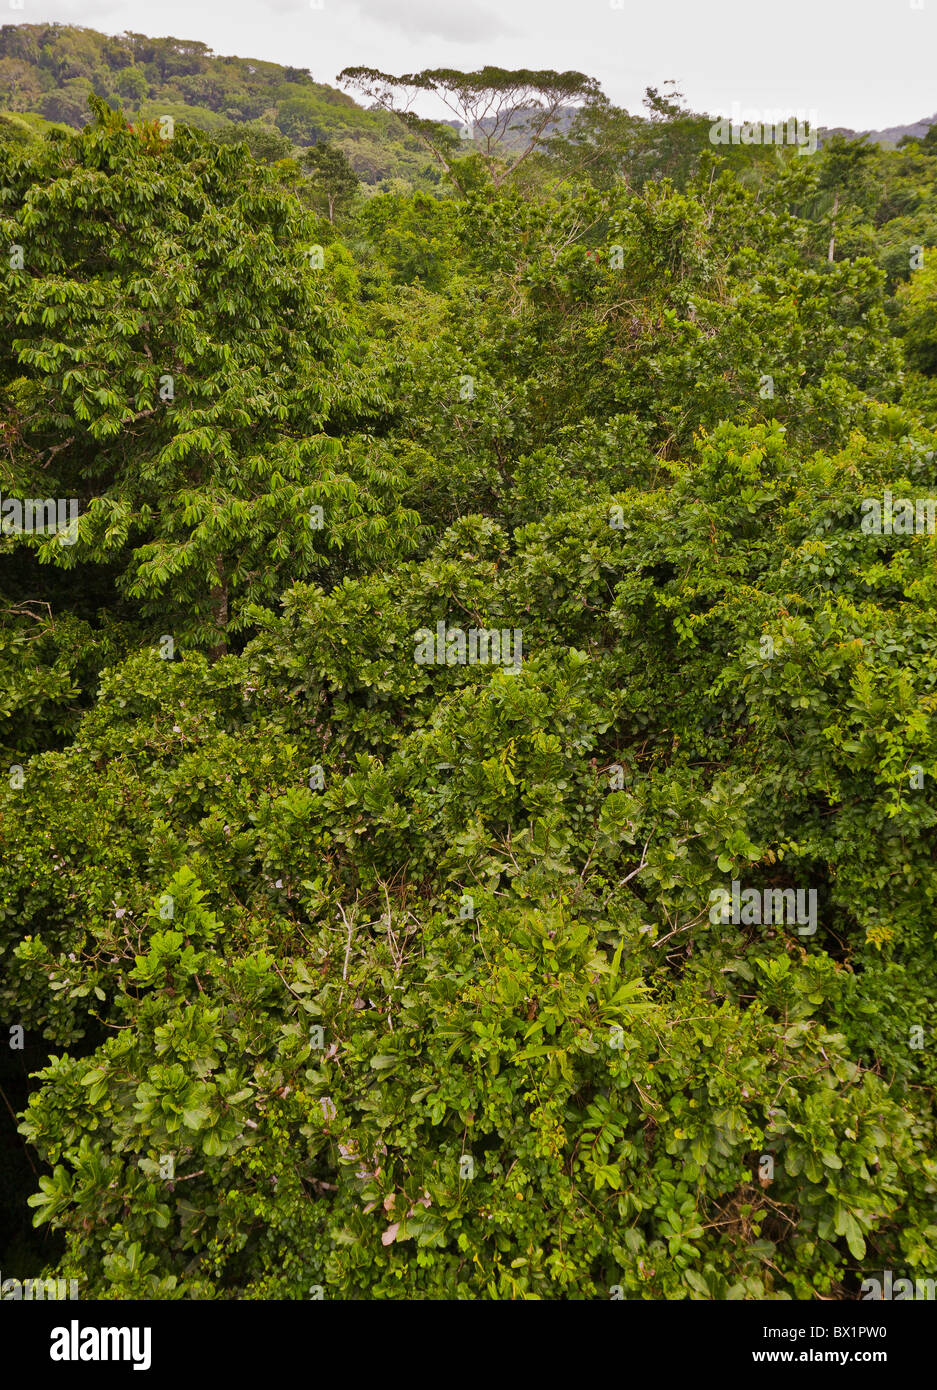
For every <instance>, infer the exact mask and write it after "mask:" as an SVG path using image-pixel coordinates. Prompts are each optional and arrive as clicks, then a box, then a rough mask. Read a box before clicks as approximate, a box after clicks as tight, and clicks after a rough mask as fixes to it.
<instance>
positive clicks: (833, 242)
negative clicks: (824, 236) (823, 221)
mask: <svg viewBox="0 0 937 1390" xmlns="http://www.w3.org/2000/svg"><path fill="white" fill-rule="evenodd" d="M838 211H839V194H838V193H834V194H833V212H832V216H831V217H830V249H829V252H828V254H827V257H826V259H827V260H828V261H830V262H832V260H833V248H834V247H835V245H836V214H837V212H838Z"/></svg>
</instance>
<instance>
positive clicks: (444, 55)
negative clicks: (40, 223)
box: [0, 0, 937, 129]
mask: <svg viewBox="0 0 937 1390" xmlns="http://www.w3.org/2000/svg"><path fill="white" fill-rule="evenodd" d="M14 5H16V8H13V6H14ZM8 7H9V8H8ZM4 11H8V13H7V14H4ZM0 15H4V18H3V19H2V21H0V22H3V23H14V24H16V23H30V24H35V23H39V22H41V21H48V20H58V21H60V22H62V23H68V24H81V25H85V26H87V27H88V28H92V29H101V30H103V31H104V32H105V33H109V34H118V33H120V32H122V31H123V30H125V29H132V30H134V31H136V32H138V33H142V34H149V35H151V36H153V37H162V36H165V35H168V34H171V35H174V36H175V37H177V38H187V39H200V40H201V41H202V42H203V43H207V44H209V45H210V47H211V48H213V49H214V51H215V52H216V53H222V54H232V53H233V54H238V55H239V56H241V57H255V58H267V59H269V60H271V61H273V62H277V63H293V64H295V65H296V66H298V67H306V68H309V70H310V71H311V73H312V75H313V77H314V78H315V79H316V80H317V81H320V82H329V83H332V84H333V85H334V83H335V77H336V74H337V73H338V72H340V71H341V69H342V68H343V67H347V66H350V65H352V64H362V65H367V66H369V67H378V68H381V69H383V70H384V71H385V72H392V73H401V72H414V71H417V70H418V69H420V68H425V67H455V68H462V69H473V68H478V67H481V66H483V65H484V64H486V63H492V64H496V65H498V66H500V67H511V68H519V67H531V68H558V69H561V70H565V69H568V68H574V69H577V70H578V71H580V72H585V73H587V74H589V75H590V76H592V77H597V78H598V79H599V81H600V82H601V84H602V87H603V89H604V91H605V92H606V94H607V95H608V96H609V97H610V98H611V99H612V100H613V101H615V102H616V103H618V104H619V105H623V106H626V107H628V108H629V110H632V111H634V110H638V109H639V108H640V104H641V97H642V95H643V92H644V88H645V87H646V86H648V85H654V86H661V85H662V84H663V83H664V82H665V81H666V80H667V79H668V78H675V79H676V80H677V83H678V85H679V87H680V89H681V90H682V91H683V92H684V93H685V95H686V98H687V101H688V103H689V104H690V105H691V106H692V107H694V109H696V110H700V111H712V112H714V113H718V114H720V115H723V114H724V115H730V114H732V108H733V103H738V105H739V106H742V107H749V108H753V109H754V108H761V109H764V108H767V109H772V108H776V107H784V108H786V109H788V110H789V111H791V112H796V111H797V110H801V111H803V112H805V113H808V112H810V113H812V112H815V113H816V118H817V120H818V121H819V123H820V124H822V125H846V126H852V127H853V128H855V129H861V128H876V129H877V128H881V127H883V126H889V125H898V124H906V123H910V122H912V121H915V120H919V119H920V118H921V117H924V116H930V115H933V114H934V113H935V112H937V0H762V3H759V2H758V0H159V2H158V3H153V0H150V3H146V0H0ZM427 114H429V113H427Z"/></svg>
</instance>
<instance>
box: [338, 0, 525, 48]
mask: <svg viewBox="0 0 937 1390" xmlns="http://www.w3.org/2000/svg"><path fill="white" fill-rule="evenodd" d="M326 3H328V0H326ZM357 5H358V9H359V10H360V11H361V14H362V15H363V16H364V17H365V18H366V19H368V20H371V21H372V22H374V23H376V24H381V25H385V26H386V27H387V28H391V29H398V30H400V32H401V33H403V34H405V35H407V36H408V37H411V38H413V39H445V40H447V41H448V42H449V43H484V42H486V41H487V40H489V39H495V38H501V37H503V36H507V35H512V36H513V35H516V34H517V29H516V28H515V27H514V26H513V25H510V24H506V23H505V21H504V18H503V16H502V15H501V14H495V13H494V12H493V11H491V10H489V9H487V8H486V7H485V6H484V5H480V4H478V3H477V0H445V2H444V0H404V3H403V4H397V3H393V0H391V3H388V0H357Z"/></svg>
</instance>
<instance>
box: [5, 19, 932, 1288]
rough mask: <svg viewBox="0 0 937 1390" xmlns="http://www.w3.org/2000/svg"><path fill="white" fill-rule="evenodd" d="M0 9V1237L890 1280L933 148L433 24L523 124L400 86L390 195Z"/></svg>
mask: <svg viewBox="0 0 937 1390" xmlns="http://www.w3.org/2000/svg"><path fill="white" fill-rule="evenodd" d="M35 27H36V26H32V27H31V26H23V27H22V29H17V30H13V31H11V30H10V29H6V30H4V31H3V33H4V45H5V47H4V57H3V59H2V63H3V64H5V65H6V67H5V68H4V73H5V77H4V81H5V83H7V84H9V83H10V82H11V81H12V77H11V72H13V69H12V68H11V66H10V65H11V64H13V65H16V64H19V65H20V66H19V67H16V68H15V73H16V74H19V76H18V77H17V81H21V83H22V85H21V86H19V87H18V89H17V90H18V92H19V96H18V99H17V102H16V104H15V106H14V108H13V109H14V110H15V111H17V112H20V113H25V115H24V116H23V129H22V130H19V131H17V128H16V127H15V126H13V127H11V131H9V132H8V133H7V138H5V139H4V140H2V141H0V196H2V203H0V248H2V258H0V317H2V333H0V413H2V429H3V448H2V456H0V457H2V461H0V527H2V535H0V610H2V616H0V754H2V769H3V778H2V781H0V854H2V862H3V874H2V877H0V1023H2V1025H3V1026H2V1031H0V1042H2V1046H0V1084H2V1086H3V1088H4V1095H5V1097H6V1098H7V1100H8V1104H9V1109H8V1108H7V1107H6V1106H4V1107H2V1110H3V1115H4V1125H5V1128H4V1130H3V1134H2V1142H3V1153H4V1155H5V1156H6V1160H7V1161H6V1163H5V1164H4V1167H3V1169H2V1172H3V1186H2V1188H0V1197H2V1199H3V1204H4V1207H5V1212H6V1216H7V1223H8V1224H7V1235H6V1246H5V1248H3V1249H0V1267H3V1268H4V1269H5V1270H6V1269H8V1268H10V1267H11V1265H12V1264H13V1263H16V1264H17V1266H18V1268H22V1269H26V1268H27V1266H28V1264H29V1263H30V1262H32V1268H33V1269H34V1270H35V1271H36V1272H38V1271H39V1270H40V1269H45V1270H47V1271H49V1272H50V1273H53V1272H54V1273H56V1274H58V1275H59V1276H60V1277H62V1278H67V1277H76V1278H79V1279H80V1280H81V1281H82V1296H83V1297H92V1298H94V1297H102V1298H130V1297H144V1298H157V1299H183V1298H185V1299H190V1298H202V1299H231V1298H260V1297H272V1298H280V1299H305V1298H309V1297H317V1296H323V1293H324V1296H325V1297H326V1298H366V1299H403V1298H425V1299H439V1298H463V1299H514V1298H517V1299H530V1298H545V1299H608V1298H610V1297H619V1296H622V1297H624V1298H627V1299H654V1298H667V1299H683V1298H691V1299H710V1300H722V1299H754V1300H778V1299H813V1298H831V1297H832V1298H858V1297H860V1296H862V1289H863V1284H864V1282H865V1281H866V1280H867V1279H870V1278H872V1277H875V1276H878V1275H880V1274H881V1271H882V1270H883V1269H886V1268H887V1269H889V1270H891V1271H895V1273H896V1276H897V1275H898V1274H901V1275H902V1276H905V1277H907V1278H910V1279H912V1280H913V1279H915V1277H917V1276H918V1275H922V1276H924V1275H926V1276H930V1277H931V1278H933V1275H934V1271H935V1270H937V1217H935V1198H937V1162H935V1158H934V1153H935V1112H934V1088H935V1083H937V1064H935V1051H934V1049H935V1044H937V1008H935V1003H934V991H933V979H934V975H935V970H937V940H935V906H934V903H935V896H937V855H935V849H937V793H935V780H934V779H935V777H937V736H935V732H934V730H935V722H934V711H935V708H937V633H935V627H934V618H933V614H934V607H935V602H937V568H935V553H937V552H935V537H934V524H933V515H934V509H933V499H935V498H937V452H935V451H937V427H935V426H937V421H935V410H937V141H935V140H933V139H931V136H930V134H929V135H928V136H927V137H926V138H924V139H923V140H921V141H911V142H909V143H907V144H906V145H904V146H903V147H902V148H901V149H898V150H886V149H881V148H876V147H872V146H869V145H867V144H864V143H861V142H851V141H846V140H842V139H834V140H831V141H829V142H827V144H826V145H825V146H824V148H822V149H820V150H818V151H817V152H816V153H809V154H807V155H806V157H804V156H803V155H802V154H801V153H800V152H799V151H798V149H797V148H796V147H792V146H787V147H784V146H780V147H774V148H770V147H767V146H766V145H764V144H755V143H751V144H747V145H746V144H739V145H726V146H720V145H716V144H713V143H712V141H711V140H710V138H709V131H710V118H709V117H701V116H699V115H697V114H694V113H692V112H689V111H687V110H685V109H684V108H683V106H682V105H681V103H680V100H679V97H678V96H677V94H675V93H668V94H662V93H661V92H660V91H658V90H656V89H653V88H652V89H649V92H648V100H647V105H646V112H645V115H643V116H642V117H641V118H640V119H638V118H636V117H634V116H632V115H629V114H628V113H626V112H622V111H619V110H616V109H615V108H614V107H612V106H611V105H610V104H609V103H608V102H607V101H605V99H604V98H603V97H602V95H601V93H600V92H599V91H598V89H597V87H596V86H595V84H593V83H591V82H590V80H589V79H587V78H583V77H582V76H581V75H580V74H561V75H557V74H542V73H541V74H525V75H524V76H523V81H521V80H520V79H518V78H517V76H516V75H513V76H512V75H511V74H503V73H502V74H500V76H499V70H496V69H487V70H485V73H486V74H487V75H486V77H485V79H484V81H483V80H482V79H481V78H478V79H477V80H476V79H466V81H465V85H466V86H467V87H472V83H473V81H474V88H473V90H474V91H475V94H476V95H478V93H479V91H481V94H482V95H485V93H486V91H487V90H488V89H487V88H485V82H488V83H489V84H491V91H492V92H493V93H494V94H495V96H498V94H500V97H501V98H505V93H507V94H508V97H510V93H512V92H515V91H516V90H518V91H519V90H521V88H523V89H524V91H525V95H524V98H523V104H522V105H523V111H524V112H528V111H529V110H530V109H532V108H531V107H530V96H529V92H528V91H527V89H528V88H530V87H531V83H533V87H534V88H536V90H537V91H538V92H539V93H541V95H543V94H544V93H546V95H544V96H543V101H544V102H547V101H549V100H555V101H560V100H561V99H562V100H563V101H567V97H566V96H563V92H564V91H566V92H568V91H572V90H573V88H574V87H576V86H577V84H578V90H579V93H580V95H579V97H578V99H577V100H576V101H575V102H574V104H575V105H576V106H577V108H578V114H577V116H576V119H575V120H574V121H572V122H571V123H570V122H566V123H565V125H566V127H567V128H565V129H563V130H562V131H561V133H559V134H558V133H556V132H555V131H553V130H552V129H551V130H549V131H546V133H545V134H544V137H543V138H542V139H538V138H537V136H536V132H532V133H530V135H529V137H528V142H527V143H526V144H525V141H524V138H523V137H521V136H520V135H518V133H517V128H514V134H513V136H512V138H511V139H510V140H508V141H506V142H505V143H503V144H499V143H498V142H497V141H495V142H494V143H492V142H491V141H490V140H488V139H487V138H485V139H484V140H481V139H480V138H479V137H478V136H477V135H473V136H472V137H471V138H469V139H468V140H466V139H461V140H460V139H459V137H458V136H454V137H452V139H454V140H455V141H456V143H455V144H453V143H452V140H451V139H450V138H449V137H447V136H446V135H445V133H444V132H443V133H441V132H440V131H439V129H438V128H435V129H434V128H432V127H430V126H429V123H423V125H421V126H420V127H419V128H417V127H415V126H410V127H408V126H407V125H406V123H402V124H401V125H400V127H399V129H400V132H401V133H400V136H399V139H398V143H397V144H396V145H394V146H393V148H395V149H399V152H400V153H399V156H398V157H399V161H400V162H399V165H398V166H396V171H397V174H399V173H400V170H406V169H407V168H412V169H417V168H418V169H419V170H420V171H423V172H419V173H418V175H414V177H415V178H416V179H417V183H418V184H419V185H420V186H414V187H404V186H402V184H401V183H398V184H395V185H394V187H393V189H392V190H391V191H388V192H381V191H380V190H378V189H375V188H373V187H372V188H371V189H369V190H368V196H366V195H365V192H364V191H363V190H362V189H361V188H360V187H359V186H358V184H357V182H356V180H355V178H353V177H352V178H350V179H349V175H348V168H347V161H344V162H343V161H342V160H341V159H340V158H337V157H336V158H332V159H330V158H329V157H328V156H327V155H326V154H322V153H321V150H322V149H325V150H326V151H329V150H331V151H332V153H333V155H334V154H335V151H336V149H339V147H340V152H344V153H345V154H348V152H349V150H350V148H351V145H353V144H355V143H356V142H357V143H358V144H359V145H361V146H366V145H367V143H368V141H369V140H371V139H372V138H373V140H374V141H375V143H377V142H378V135H377V134H374V135H373V137H372V135H371V134H369V131H372V130H373V131H378V130H380V131H381V132H382V134H381V135H380V142H382V143H381V150H382V151H385V152H386V150H387V149H388V148H390V146H388V144H387V143H386V139H387V135H386V132H387V130H388V129H389V127H388V125H387V124H386V123H387V122H391V121H393V120H394V119H395V118H394V117H393V116H392V115H390V114H386V113H381V112H366V111H363V110H362V109H361V108H359V107H352V106H350V105H348V103H347V101H344V100H343V98H342V97H341V96H340V95H338V94H336V93H335V92H333V91H328V90H326V89H324V88H322V87H319V86H317V85H316V84H315V83H313V82H312V81H311V79H309V78H308V75H307V74H302V73H297V72H289V70H288V72H289V75H283V77H282V81H281V76H280V72H279V70H278V71H276V72H273V71H270V72H268V71H267V69H272V68H273V65H263V64H259V63H258V64H254V65H253V66H254V68H255V69H256V71H255V72H253V73H250V72H248V71H247V68H249V67H250V66H251V65H248V64H243V63H240V60H238V62H234V61H233V60H223V59H211V60H210V61H209V60H208V59H207V58H205V57H204V55H202V54H201V53H200V52H199V51H198V50H199V46H198V45H191V46H190V47H191V49H192V54H191V55H188V57H187V55H185V54H183V55H181V56H180V55H179V54H178V53H167V51H166V50H165V49H164V48H161V47H160V42H159V41H154V40H145V39H143V38H142V37H140V36H131V39H132V43H131V54H132V61H127V62H124V61H123V60H124V57H125V56H126V53H127V45H126V44H118V43H117V41H111V40H107V41H106V43H105V46H104V48H103V49H102V48H101V45H100V44H98V42H97V40H98V38H99V37H100V36H93V37H90V38H88V37H86V39H84V40H82V42H83V43H86V44H87V48H80V47H79V48H74V49H73V48H70V49H69V52H72V51H74V52H77V53H78V54H79V58H76V59H74V60H73V59H69V61H76V62H77V61H81V62H83V63H86V64H87V68H88V70H87V71H85V70H83V71H82V72H80V73H76V75H75V77H74V79H73V78H71V77H70V78H69V79H68V80H69V81H73V80H74V81H75V82H78V81H79V80H80V78H90V79H91V81H92V85H96V86H97V88H98V90H99V96H98V97H94V98H92V105H91V108H90V109H89V112H88V116H89V119H88V121H87V123H86V124H84V125H83V127H82V128H81V129H80V130H78V129H70V128H67V127H68V126H69V125H70V124H73V123H75V122H73V121H72V114H70V111H71V109H70V110H66V109H64V108H63V107H62V106H61V105H59V104H57V103H59V102H61V101H62V100H63V96H62V93H63V90H64V89H63V88H62V86H61V83H60V82H59V80H58V78H59V77H60V76H61V73H59V74H58V77H56V74H55V69H54V67H50V63H51V62H52V61H53V60H52V59H50V58H49V57H48V53H49V52H50V51H51V52H52V54H53V58H54V54H55V53H56V52H57V51H58V50H57V49H56V48H55V46H54V44H53V45H52V48H51V50H49V49H48V48H43V46H42V44H39V41H38V39H36V37H35V35H34V29H35ZM82 32H83V31H75V30H70V31H67V34H66V31H64V30H63V31H62V35H66V36H67V38H68V44H69V45H72V46H74V45H78V39H77V38H75V35H76V34H77V35H79V37H80V36H81V34H82ZM11 33H12V37H11ZM61 41H62V42H64V39H61ZM59 42H60V39H56V40H55V43H59ZM128 42H130V41H128ZM37 44H38V47H39V55H40V56H39V57H36V54H35V52H34V48H35V46H36V45H37ZM112 44H113V45H114V47H112V48H111V47H108V45H112ZM17 45H19V47H17ZM30 45H33V47H32V48H31V47H30ZM43 54H45V55H46V56H42V55H43ZM109 55H110V56H109ZM112 60H113V61H112ZM362 72H363V70H362ZM37 73H38V77H37V76H36V74H37ZM43 73H51V74H52V75H53V77H54V78H55V81H54V83H53V84H52V85H49V84H47V83H46V84H45V85H44V78H43V76H42V74H43ZM219 74H221V75H220V76H219ZM379 76H381V77H382V78H383V77H385V76H386V75H379ZM137 79H138V80H137ZM360 80H361V81H365V80H371V79H366V78H364V77H361V78H360ZM429 80H430V79H427V81H429ZM442 80H443V79H442V78H441V77H440V76H439V75H438V74H437V75H436V76H435V77H434V78H432V81H434V82H437V83H439V82H441V81H442ZM446 80H447V81H448V80H450V79H449V78H447V79H446ZM216 82H217V85H216V86H213V84H214V83H216ZM29 83H33V86H32V87H30V86H29ZM144 83H145V85H146V92H144V90H143V84H144ZM564 84H565V85H564ZM153 88H156V89H157V91H156V97H157V98H158V100H157V105H158V106H159V110H157V109H156V107H155V106H154V105H153V104H152V102H153V100H154V96H153V91H152V89H153ZM261 88H262V89H263V90H260V89H261ZM482 89H484V90H482ZM172 90H177V91H178V92H179V93H180V103H184V102H185V101H187V100H188V99H189V97H192V96H195V95H198V98H199V102H200V104H202V105H203V106H204V108H205V110H209V111H211V112H213V113H216V114H219V115H220V116H221V117H224V118H225V119H226V120H228V121H229V122H232V123H233V122H235V120H242V119H243V120H246V121H249V122H256V121H262V122H267V123H269V124H271V125H273V126H274V127H276V129H277V130H278V131H280V132H282V134H283V135H284V137H285V138H286V139H287V140H288V141H296V142H297V143H298V144H310V145H312V146H318V147H319V148H320V155H319V156H317V157H316V158H313V159H306V160H305V161H304V160H303V159H301V158H299V157H297V155H298V152H297V150H295V149H293V150H291V151H287V152H286V153H285V154H284V155H283V157H282V158H281V157H279V156H278V157H277V158H275V159H273V160H270V159H267V158H266V157H264V152H263V151H255V152H254V153H252V151H251V148H250V147H249V146H248V145H247V144H244V143H233V144H230V143H225V142H224V141H223V140H219V139H218V138H217V130H216V129H215V128H214V127H213V128H212V129H211V130H208V131H203V130H200V129H198V128H196V127H197V125H198V122H193V123H190V122H189V121H187V120H186V119H185V118H184V117H185V113H184V112H181V111H180V110H179V109H178V108H177V107H169V108H167V106H166V105H165V98H166V95H167V93H168V92H170V91H172ZM272 91H275V92H277V93H279V95H278V96H277V97H276V100H275V102H272V101H270V99H269V97H270V93H271V92H272ZM76 92H77V88H76ZM117 97H120V98H121V100H122V101H123V112H122V114H118V113H117V112H116V111H115V110H113V109H111V107H110V106H109V105H107V104H106V103H105V100H104V99H103V98H107V99H108V100H111V99H113V100H116V98H117ZM505 99H507V98H505ZM518 100H520V98H518ZM76 101H77V95H76ZM274 105H275V111H274V112H273V114H272V115H271V107H272V106H274ZM232 108H236V109H237V112H238V113H239V114H238V116H237V118H235V117H234V116H232V115H231V109H232ZM518 109H521V108H520V107H519V108H518ZM542 109H543V110H546V106H544V107H543V108H542ZM173 111H175V116H176V118H175V119H174V121H173V122H171V123H170V124H169V125H168V126H167V124H166V123H165V122H164V121H162V120H161V119H160V117H161V116H163V115H165V114H167V113H168V114H172V113H173ZM303 113H305V114H303ZM30 114H38V115H40V116H43V117H45V118H47V119H48V120H52V121H56V122H64V123H65V125H64V126H59V127H56V128H54V129H51V130H46V131H44V130H42V128H41V127H40V126H39V125H38V124H37V123H35V122H33V123H32V124H30V120H29V116H30ZM151 116H152V119H150V117H151ZM294 117H295V123H294V124H290V122H293V120H294ZM307 117H308V120H309V122H311V125H309V126H307V125H303V123H302V122H303V121H305V120H306V119H307ZM301 118H302V119H301ZM369 122H370V123H372V124H370V125H369V124H368V123H369ZM345 123H347V124H345ZM380 123H385V124H380ZM312 127H314V133H313V134H311V137H310V139H309V140H306V138H305V137H306V135H308V134H310V132H311V131H312ZM11 132H12V133H11ZM356 132H360V133H356ZM301 133H302V138H300V135H301ZM450 134H451V133H450ZM20 137H21V138H20ZM396 138H397V137H395V139H396ZM434 142H435V145H436V147H437V151H438V157H437V155H436V154H434V152H433V146H434ZM258 153H259V154H260V156H261V157H259V158H258V157H256V156H257V154H258ZM383 157H384V156H383V155H382V158H383ZM317 159H318V162H317ZM408 160H409V161H412V163H411V164H409V165H408V164H407V161H408ZM352 163H353V164H354V167H355V168H356V169H357V171H358V175H359V177H364V175H363V173H362V167H361V164H360V163H355V161H354V160H352ZM380 170H381V171H382V172H390V171H391V166H387V165H383V164H382V165H380ZM426 170H430V171H432V181H433V182H432V190H431V191H430V181H429V179H430V176H429V175H427V174H426V172H425V171H426ZM397 174H395V176H397ZM29 499H33V502H30V501H29ZM35 499H43V500H42V502H41V503H38V504H37V503H36V502H35ZM45 499H49V500H50V505H52V506H53V510H52V512H51V513H49V511H48V508H46V507H45ZM60 503H61V506H60V505H59V504H60ZM37 508H38V513H42V515H38V513H37ZM50 517H51V518H52V519H51V520H50ZM7 1040H8V1041H9V1046H7V1045H6V1044H7ZM9 1110H13V1111H15V1112H17V1121H16V1126H14V1122H13V1121H12V1120H11V1119H10V1117H9ZM31 1222H35V1226H34V1227H33V1226H32V1225H31V1224H30V1223H31ZM14 1257H15V1258H14Z"/></svg>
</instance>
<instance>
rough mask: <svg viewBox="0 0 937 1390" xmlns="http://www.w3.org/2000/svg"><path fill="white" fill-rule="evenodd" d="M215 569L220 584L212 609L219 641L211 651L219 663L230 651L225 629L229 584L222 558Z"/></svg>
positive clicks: (213, 592) (219, 558)
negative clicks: (219, 659)
mask: <svg viewBox="0 0 937 1390" xmlns="http://www.w3.org/2000/svg"><path fill="white" fill-rule="evenodd" d="M215 569H216V570H217V571H218V583H217V584H216V585H215V587H214V588H213V589H212V591H211V603H212V608H213V609H214V610H215V626H216V627H217V628H218V641H217V642H216V643H215V645H214V646H213V647H212V649H211V659H212V661H217V660H218V658H219V657H222V656H226V655H227V651H228V639H227V637H226V635H225V629H226V628H227V626H228V583H227V580H226V579H225V577H224V561H223V560H222V558H221V556H220V555H219V556H218V559H217V560H216V561H215Z"/></svg>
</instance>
